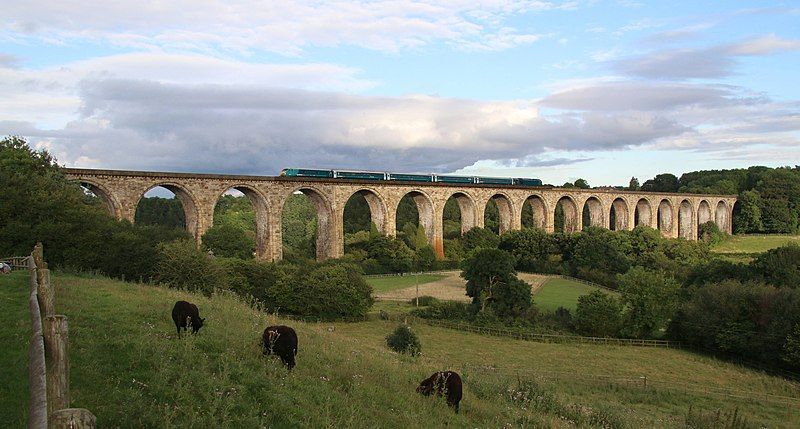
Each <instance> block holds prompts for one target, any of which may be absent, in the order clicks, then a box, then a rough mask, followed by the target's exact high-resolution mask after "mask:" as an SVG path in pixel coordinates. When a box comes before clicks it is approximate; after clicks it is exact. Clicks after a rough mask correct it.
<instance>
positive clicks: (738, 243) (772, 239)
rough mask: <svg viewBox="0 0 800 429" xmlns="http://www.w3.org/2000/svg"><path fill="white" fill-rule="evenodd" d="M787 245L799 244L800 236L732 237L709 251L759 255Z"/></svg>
mask: <svg viewBox="0 0 800 429" xmlns="http://www.w3.org/2000/svg"><path fill="white" fill-rule="evenodd" d="M787 243H798V244H800V235H734V236H731V237H728V238H727V239H726V240H725V241H723V242H722V243H719V244H717V245H716V246H714V247H713V248H712V249H711V250H712V251H714V252H717V253H761V252H766V251H767V250H770V249H774V248H776V247H780V246H783V245H785V244H787Z"/></svg>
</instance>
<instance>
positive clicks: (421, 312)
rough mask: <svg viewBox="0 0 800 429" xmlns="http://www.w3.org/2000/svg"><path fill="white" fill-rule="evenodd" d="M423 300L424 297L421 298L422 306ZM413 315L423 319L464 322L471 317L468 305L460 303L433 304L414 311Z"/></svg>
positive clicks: (444, 302) (440, 302)
mask: <svg viewBox="0 0 800 429" xmlns="http://www.w3.org/2000/svg"><path fill="white" fill-rule="evenodd" d="M421 299H422V297H420V305H422V301H421ZM412 301H413V300H412ZM411 314H413V315H415V316H419V317H422V318H423V319H439V320H463V319H467V318H468V317H469V316H470V313H469V309H468V308H467V304H465V303H463V302H458V301H439V302H432V303H430V304H429V305H428V306H427V307H425V308H418V309H414V310H412V311H411Z"/></svg>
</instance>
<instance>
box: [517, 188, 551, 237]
mask: <svg viewBox="0 0 800 429" xmlns="http://www.w3.org/2000/svg"><path fill="white" fill-rule="evenodd" d="M526 204H528V205H529V206H530V208H531V216H532V219H531V225H532V226H533V227H534V228H539V229H546V228H547V212H548V210H547V204H546V203H545V201H544V199H543V198H542V197H541V196H540V195H531V196H529V197H528V198H526V199H525V201H524V202H523V203H522V205H523V207H524V206H525V205H526ZM523 211H524V210H520V212H523ZM521 218H522V214H521V213H520V220H521Z"/></svg>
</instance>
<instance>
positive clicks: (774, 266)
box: [751, 243, 800, 289]
mask: <svg viewBox="0 0 800 429" xmlns="http://www.w3.org/2000/svg"><path fill="white" fill-rule="evenodd" d="M751 267H752V272H753V275H754V276H755V277H756V278H760V279H763V281H764V282H766V283H769V284H771V285H773V286H777V287H784V288H793V289H797V288H800V245H798V244H797V243H790V244H787V245H785V246H781V247H778V248H775V249H771V250H768V251H766V252H764V253H762V254H761V255H759V256H758V257H757V258H756V259H755V260H754V261H753V262H752V263H751Z"/></svg>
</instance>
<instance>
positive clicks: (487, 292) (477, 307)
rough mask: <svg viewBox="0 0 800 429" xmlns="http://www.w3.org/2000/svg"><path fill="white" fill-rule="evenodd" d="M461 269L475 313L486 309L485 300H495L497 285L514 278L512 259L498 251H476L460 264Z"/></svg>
mask: <svg viewBox="0 0 800 429" xmlns="http://www.w3.org/2000/svg"><path fill="white" fill-rule="evenodd" d="M461 269H462V271H461V277H463V278H464V279H465V280H466V281H467V296H469V297H470V298H472V308H473V312H475V313H477V312H478V311H482V310H483V309H484V308H485V307H486V303H487V300H491V299H494V298H495V297H494V288H495V287H496V286H497V285H498V284H500V283H508V282H509V281H511V279H512V278H516V273H515V271H514V257H513V256H511V254H509V253H508V252H504V251H502V250H499V249H485V248H481V249H478V250H477V251H475V253H473V254H472V255H471V256H470V257H469V258H467V259H465V260H464V261H463V262H462V264H461Z"/></svg>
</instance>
